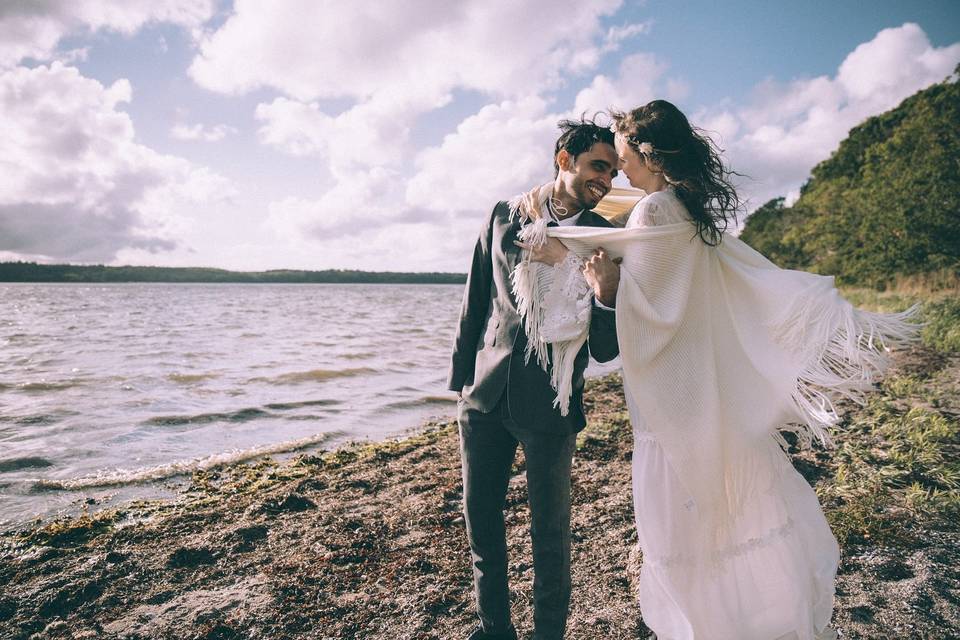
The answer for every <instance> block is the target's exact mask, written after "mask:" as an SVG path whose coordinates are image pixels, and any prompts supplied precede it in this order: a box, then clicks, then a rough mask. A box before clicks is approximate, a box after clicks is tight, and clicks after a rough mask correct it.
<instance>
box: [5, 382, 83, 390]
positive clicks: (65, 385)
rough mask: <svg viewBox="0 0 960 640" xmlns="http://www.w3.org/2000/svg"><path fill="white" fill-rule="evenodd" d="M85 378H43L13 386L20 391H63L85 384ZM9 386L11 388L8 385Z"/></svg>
mask: <svg viewBox="0 0 960 640" xmlns="http://www.w3.org/2000/svg"><path fill="white" fill-rule="evenodd" d="M83 384H84V382H83V380H63V381H62V382H47V381H46V380H41V381H40V382H21V383H20V384H17V385H13V387H12V388H14V389H17V390H19V391H30V392H34V391H62V390H64V389H72V388H74V387H80V386H83ZM7 388H8V389H9V388H11V387H10V386H7Z"/></svg>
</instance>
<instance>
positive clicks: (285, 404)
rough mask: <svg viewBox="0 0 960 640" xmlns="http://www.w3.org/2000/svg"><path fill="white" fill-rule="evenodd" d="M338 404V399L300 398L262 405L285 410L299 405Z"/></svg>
mask: <svg viewBox="0 0 960 640" xmlns="http://www.w3.org/2000/svg"><path fill="white" fill-rule="evenodd" d="M335 404H340V401H339V400H302V401H300V402H273V403H271V404H267V405H264V406H265V407H266V408H267V409H273V410H275V411H286V410H289V409H299V408H301V407H328V406H331V405H335Z"/></svg>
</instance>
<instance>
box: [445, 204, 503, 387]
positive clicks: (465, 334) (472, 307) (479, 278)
mask: <svg viewBox="0 0 960 640" xmlns="http://www.w3.org/2000/svg"><path fill="white" fill-rule="evenodd" d="M496 211H497V209H496V207H494V209H493V213H492V214H491V215H490V217H489V218H488V219H487V222H486V224H485V225H484V227H483V230H482V231H481V232H480V237H479V238H478V239H477V244H476V246H475V247H474V250H473V262H471V263H470V272H469V273H468V274H467V284H466V286H465V287H464V290H463V303H462V305H461V307H460V319H459V320H458V322H457V333H456V336H455V337H454V339H453V355H452V356H451V358H450V370H449V372H448V374H447V388H448V389H450V390H451V391H456V392H457V393H460V392H461V391H462V390H463V386H464V385H465V384H467V381H468V380H472V379H473V372H474V367H475V366H476V362H477V343H478V342H479V340H480V334H481V332H482V331H483V322H484V319H485V318H486V317H487V307H488V306H489V305H490V287H491V284H492V282H493V262H492V259H491V256H490V243H491V242H492V241H493V220H494V218H495V217H496Z"/></svg>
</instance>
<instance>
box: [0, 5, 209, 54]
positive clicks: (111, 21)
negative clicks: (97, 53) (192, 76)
mask: <svg viewBox="0 0 960 640" xmlns="http://www.w3.org/2000/svg"><path fill="white" fill-rule="evenodd" d="M213 4H214V2H213V0H125V1H124V2H114V1H112V0H84V1H83V2H76V1H75V0H45V1H44V2H36V1H32V0H5V2H3V3H2V4H0V69H2V68H4V67H10V66H13V65H16V64H18V63H19V62H20V61H21V60H24V59H26V58H31V59H33V60H37V61H49V60H53V59H61V60H63V57H61V56H60V55H58V54H57V45H58V44H59V42H60V40H61V39H62V38H63V37H64V36H65V35H67V34H70V33H76V32H80V31H91V32H92V31H97V30H99V29H107V30H111V31H117V32H119V33H123V34H127V35H129V34H132V33H134V32H136V31H137V30H138V29H140V28H141V27H142V26H143V25H145V24H147V23H150V22H167V23H171V24H176V25H181V26H183V27H186V28H191V29H196V28H198V27H199V26H200V25H202V24H203V23H204V22H206V21H207V20H208V19H209V18H210V16H211V15H212V14H213ZM77 55H84V54H82V53H80V52H68V53H67V56H68V59H67V60H64V61H69V59H70V58H71V57H72V58H73V59H76V56H77Z"/></svg>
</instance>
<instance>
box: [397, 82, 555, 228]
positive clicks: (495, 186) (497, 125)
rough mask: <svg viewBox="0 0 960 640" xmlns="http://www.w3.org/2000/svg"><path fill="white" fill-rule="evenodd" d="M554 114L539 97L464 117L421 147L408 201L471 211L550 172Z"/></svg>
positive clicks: (506, 196) (509, 194)
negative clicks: (436, 140) (450, 130)
mask: <svg viewBox="0 0 960 640" xmlns="http://www.w3.org/2000/svg"><path fill="white" fill-rule="evenodd" d="M559 118H560V116H558V115H557V114H549V113H547V105H546V103H545V102H544V101H543V100H542V99H540V98H526V99H524V100H521V101H519V102H512V101H505V102H502V103H500V104H491V105H487V106H485V107H483V108H482V109H481V110H480V111H479V112H478V113H476V114H474V115H472V116H470V117H468V118H466V119H465V120H464V121H463V122H461V123H460V125H459V126H458V127H457V130H456V131H455V132H454V133H451V134H449V135H447V136H446V137H445V138H444V140H443V143H442V144H441V145H440V146H438V147H432V148H428V149H425V150H423V151H422V152H421V153H420V154H419V155H418V156H417V160H416V166H417V173H416V175H414V176H413V178H412V179H411V180H410V181H409V182H408V183H407V194H406V199H407V202H408V203H409V204H410V205H411V206H414V207H423V208H426V209H432V210H436V211H470V210H472V211H476V210H478V209H483V208H486V207H490V206H492V205H493V203H495V202H497V201H498V200H502V199H504V198H508V197H510V196H512V195H513V194H515V193H518V192H520V191H521V190H526V189H529V188H530V187H531V186H532V185H533V184H535V183H537V182H543V181H546V180H549V179H551V178H552V177H553V145H554V142H555V141H556V138H557V136H558V135H559V133H560V132H559V131H558V129H557V120H558V119H559Z"/></svg>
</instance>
